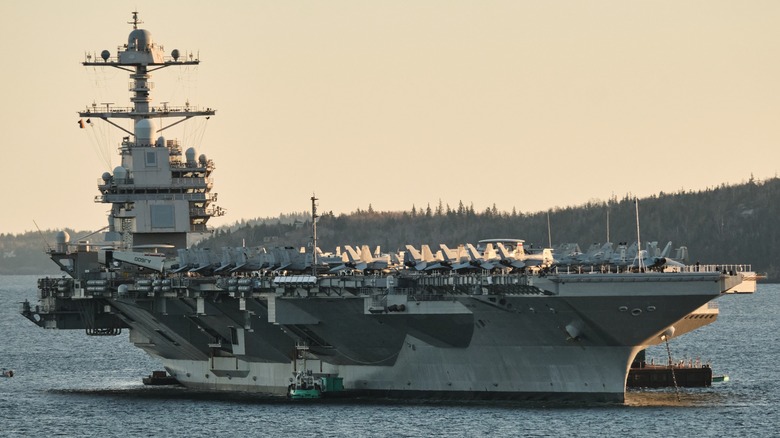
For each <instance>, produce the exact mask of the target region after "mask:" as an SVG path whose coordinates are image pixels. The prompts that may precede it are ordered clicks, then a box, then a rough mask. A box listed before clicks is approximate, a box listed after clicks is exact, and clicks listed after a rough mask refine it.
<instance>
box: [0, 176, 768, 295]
mask: <svg viewBox="0 0 780 438" xmlns="http://www.w3.org/2000/svg"><path fill="white" fill-rule="evenodd" d="M518 193H519V194H518V196H519V197H520V198H521V199H519V200H518V204H522V196H523V195H522V192H518ZM327 205H328V202H327V199H322V200H321V201H320V210H321V211H327ZM548 214H549V223H550V228H549V230H550V235H551V238H552V242H553V244H556V243H562V242H576V243H579V244H580V246H581V247H582V249H583V250H585V249H586V248H587V247H588V246H589V245H590V244H591V243H594V242H605V241H606V240H607V228H608V227H607V223H609V239H610V241H612V242H614V243H617V242H624V241H625V242H629V243H630V242H633V241H635V240H636V214H635V204H634V200H633V198H632V197H631V196H625V197H623V198H622V199H617V198H615V199H611V200H609V201H591V202H588V203H587V204H584V205H581V206H576V207H564V208H555V209H553V210H550V211H549V212H546V211H544V212H535V213H526V212H520V211H512V212H504V211H499V210H498V209H496V208H495V207H493V208H489V209H486V210H485V211H475V210H474V208H473V207H472V206H471V205H465V204H464V203H459V205H456V206H450V205H447V204H441V203H435V204H433V205H426V206H422V207H420V206H413V207H411V209H410V210H408V211H404V212H380V211H374V209H373V208H372V207H370V206H369V208H368V210H358V211H355V212H353V213H350V214H339V215H334V214H333V213H330V212H326V213H323V214H322V217H321V218H320V220H319V222H318V238H319V241H318V246H319V247H320V248H322V249H323V250H324V251H333V250H334V249H335V247H336V246H342V245H346V244H350V245H364V244H365V245H369V246H371V247H372V248H374V247H375V246H377V245H379V246H381V247H382V249H383V250H385V251H395V250H399V249H403V248H404V245H406V244H413V245H414V246H417V247H419V245H420V244H429V245H432V247H438V244H439V243H445V244H447V245H449V246H451V247H453V246H456V245H457V244H459V243H464V242H471V243H476V242H477V241H478V240H480V239H485V238H521V239H525V241H526V245H527V246H528V245H530V244H533V245H534V246H536V247H539V246H547V243H548V226H547V223H548ZM778 217H780V179H778V178H772V179H769V180H766V181H753V180H751V181H748V182H747V183H744V184H740V185H733V186H726V185H723V186H721V187H717V188H711V189H707V190H703V191H696V192H694V191H682V190H681V191H679V192H677V193H660V194H658V195H656V196H652V197H650V198H644V199H640V200H639V219H640V231H641V238H642V241H643V242H647V241H658V242H659V246H663V245H665V244H666V242H667V241H670V240H671V241H672V243H673V245H674V247H678V246H681V245H685V246H687V247H688V249H689V253H690V261H691V262H695V261H701V262H702V263H717V264H723V263H748V264H752V265H753V268H754V270H756V271H758V272H762V273H763V272H766V273H767V274H768V275H769V280H770V281H780V233H779V232H778V230H777V222H778V220H777V218H778ZM68 232H69V233H70V235H71V236H72V238H73V240H75V239H76V238H78V237H79V236H83V235H87V234H89V233H88V232H75V231H72V230H68ZM44 240H46V241H48V243H49V244H53V242H54V231H45V232H43V236H42V235H41V234H39V233H38V232H34V233H32V232H31V233H25V234H22V235H9V234H0V257H2V258H0V274H15V273H42V272H56V269H54V267H53V263H51V262H50V261H48V259H47V258H46V255H45V254H44V252H43V250H44V249H45V246H46V244H45V243H44ZM92 240H96V239H95V238H94V237H93V238H92ZM310 241H311V223H310V218H309V214H307V213H306V212H301V213H290V214H285V215H281V216H280V217H279V218H265V219H253V220H249V221H246V220H242V221H241V222H240V223H237V224H235V225H233V226H230V227H222V228H219V229H217V230H215V232H214V234H213V236H212V237H210V238H208V239H205V240H204V241H202V242H201V243H200V244H199V245H200V246H208V247H214V248H221V247H226V246H241V245H246V246H266V247H270V246H285V245H293V246H305V245H308V244H309V243H310Z"/></svg>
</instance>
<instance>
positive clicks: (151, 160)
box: [146, 151, 157, 167]
mask: <svg viewBox="0 0 780 438" xmlns="http://www.w3.org/2000/svg"><path fill="white" fill-rule="evenodd" d="M146 167H157V152H155V151H148V152H146Z"/></svg>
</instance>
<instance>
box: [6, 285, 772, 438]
mask: <svg viewBox="0 0 780 438" xmlns="http://www.w3.org/2000/svg"><path fill="white" fill-rule="evenodd" d="M35 281H36V277H35V276H0V300H1V301H0V302H2V306H0V367H5V368H12V369H14V370H15V371H16V376H15V377H13V378H11V379H2V378H0V436H39V437H40V436H90V437H108V436H123V437H124V436H193V437H194V436H227V435H229V436H288V435H292V434H294V436H295V437H319V436H345V435H349V436H352V437H355V436H409V437H412V436H414V437H418V436H442V437H444V436H446V437H454V436H486V435H490V436H539V437H541V436H556V437H558V436H577V437H583V436H603V437H612V436H655V437H672V436H674V437H679V436H719V437H720V436H778V435H780V375H779V374H778V370H777V364H778V362H780V360H778V355H779V354H780V323H778V321H780V285H763V284H762V285H759V288H758V292H757V293H756V294H754V295H738V296H725V297H722V298H721V299H719V300H718V303H719V305H720V317H719V318H718V321H716V322H715V323H714V324H712V325H710V326H707V327H704V328H703V329H700V330H698V331H696V332H693V333H689V334H687V335H685V336H682V337H680V338H679V339H675V340H674V341H673V342H672V343H671V349H672V355H673V356H674V357H675V359H683V358H686V359H688V358H692V359H696V358H701V360H702V361H704V362H710V363H712V366H713V368H714V372H715V374H716V375H719V374H726V375H728V376H729V377H730V381H729V382H726V383H715V384H714V385H713V386H712V387H711V388H705V389H682V390H681V391H682V393H681V394H680V400H679V401H678V399H677V396H676V395H675V393H674V390H654V391H631V392H629V393H628V395H627V401H626V403H625V404H622V405H618V404H605V405H602V404H594V405H556V404H549V403H507V402H495V403H432V402H424V403H423V402H413V403H403V402H395V401H381V402H378V401H350V402H344V401H339V402H330V401H328V402H308V403H299V402H288V401H283V400H269V399H264V398H260V397H257V396H252V395H235V394H220V393H207V392H195V391H190V390H187V389H183V388H162V389H160V388H147V387H144V386H143V385H142V384H141V378H142V377H143V376H145V375H147V374H149V373H150V372H151V371H152V370H156V369H161V366H160V364H159V363H158V362H157V361H155V360H154V359H152V358H150V357H148V356H147V355H146V354H145V353H143V352H142V351H141V350H139V349H136V348H135V347H133V346H132V345H131V344H130V343H129V342H128V340H127V334H126V333H123V335H121V336H116V337H104V338H101V337H89V336H86V335H85V334H84V332H83V331H78V330H77V331H57V330H43V329H40V328H38V327H36V326H35V325H34V324H32V323H31V322H29V321H27V320H26V319H24V318H23V317H22V316H21V315H19V313H18V312H19V302H21V301H23V300H25V299H29V300H30V301H32V302H35V301H37V300H36V286H35V284H36V282H35ZM665 357H666V350H665V348H662V347H654V349H652V350H650V351H649V352H648V360H649V359H650V358H655V360H656V362H658V361H664V360H665Z"/></svg>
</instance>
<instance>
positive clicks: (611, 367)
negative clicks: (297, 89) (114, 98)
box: [22, 13, 743, 402]
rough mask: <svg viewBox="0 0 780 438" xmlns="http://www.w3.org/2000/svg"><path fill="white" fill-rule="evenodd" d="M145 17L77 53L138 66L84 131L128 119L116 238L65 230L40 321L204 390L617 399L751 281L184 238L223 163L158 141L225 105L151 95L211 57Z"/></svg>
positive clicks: (35, 317)
mask: <svg viewBox="0 0 780 438" xmlns="http://www.w3.org/2000/svg"><path fill="white" fill-rule="evenodd" d="M140 23H141V22H140V21H139V20H138V15H137V13H134V14H133V19H132V21H131V22H130V24H131V25H132V31H131V32H130V34H129V37H128V40H127V43H126V44H123V45H122V46H120V47H119V50H118V51H117V53H116V54H112V53H110V52H109V51H108V50H104V51H102V52H101V53H100V55H99V56H98V55H97V54H95V55H87V57H86V59H85V61H84V62H83V65H85V66H90V67H95V68H117V69H122V70H127V71H129V73H130V75H129V76H130V91H131V102H132V106H131V107H126V108H120V107H113V106H108V105H107V106H106V107H105V108H103V107H98V106H94V105H93V106H91V107H87V108H86V109H85V110H83V111H81V112H80V113H79V114H80V117H81V118H82V121H80V123H81V124H82V126H84V124H88V123H97V122H100V121H101V120H102V121H104V122H107V123H110V124H112V125H114V126H115V127H117V128H118V129H120V130H123V131H125V134H126V135H125V136H124V137H123V139H122V141H121V144H120V147H119V153H120V156H121V165H120V166H117V167H116V168H115V169H114V170H113V172H106V173H104V174H103V175H102V177H101V178H100V179H99V181H98V190H99V195H98V196H97V198H96V202H100V203H105V204H108V205H110V207H111V210H110V213H109V215H108V227H107V230H106V231H105V236H104V238H105V241H104V242H103V243H100V244H99V245H96V244H90V243H89V242H87V241H84V240H78V241H76V242H71V241H70V236H68V235H67V234H66V233H64V232H61V233H60V234H59V235H58V238H57V242H56V245H55V246H54V247H53V248H50V250H49V255H50V257H51V259H52V260H53V261H54V262H55V263H57V264H58V265H59V266H60V268H61V269H62V271H63V274H64V275H62V276H61V277H56V278H41V279H39V280H38V290H39V302H38V303H37V304H35V303H29V302H27V303H24V304H23V308H22V314H23V315H24V316H25V317H27V318H28V319H29V320H31V321H33V322H34V323H35V324H37V325H39V326H41V327H43V328H48V329H80V330H85V332H86V334H87V335H92V336H113V335H119V334H121V333H123V332H129V339H130V342H132V343H134V344H135V345H136V346H137V347H139V348H141V349H143V350H144V351H146V352H147V353H148V354H150V355H152V356H153V357H155V358H158V359H159V360H160V361H161V363H162V364H163V366H164V367H165V369H166V371H167V372H168V373H169V374H171V375H172V376H174V377H175V378H176V379H178V381H179V382H181V383H182V384H184V385H185V386H188V387H192V388H200V389H209V390H226V391H251V392H258V393H265V394H271V395H279V396H284V395H289V394H291V391H292V389H293V388H294V387H295V385H297V384H298V383H299V382H300V381H301V379H302V376H303V377H308V379H309V380H308V381H309V382H314V381H316V382H318V383H316V385H317V389H318V390H321V392H322V393H323V395H326V396H327V395H339V396H380V397H400V398H406V397H430V398H438V399H452V398H474V399H487V398H493V399H494V398H499V399H529V398H530V399H534V398H543V399H585V400H600V401H618V402H620V401H622V400H623V399H624V392H625V387H626V377H627V374H628V370H629V367H630V365H631V362H632V360H633V359H634V357H635V355H636V354H637V352H639V351H641V350H642V349H644V348H646V347H647V346H649V345H653V344H657V343H660V342H663V341H664V340H668V339H669V338H673V337H676V336H679V335H681V334H683V333H685V332H687V331H690V330H693V329H696V328H698V327H700V326H702V325H704V324H707V323H709V322H712V321H714V317H715V316H717V308H715V307H714V306H711V305H710V304H708V303H710V301H712V300H714V299H715V298H718V297H720V296H722V295H724V294H727V293H730V291H733V290H734V288H735V287H737V286H739V285H740V283H741V282H742V279H743V273H742V271H743V269H742V268H741V267H725V266H718V267H717V268H716V267H715V266H709V267H708V266H704V265H699V266H696V267H695V268H694V267H689V266H679V267H677V268H676V269H675V271H676V272H664V271H663V270H661V269H648V268H649V267H647V266H642V265H641V257H639V260H640V264H639V266H638V267H636V269H632V267H631V266H628V265H626V266H625V269H619V270H618V269H604V266H605V265H604V264H602V266H601V268H600V269H590V270H588V269H586V270H584V271H583V270H582V266H580V267H579V268H578V269H577V270H571V269H568V268H567V267H565V266H562V265H556V263H555V261H554V260H553V259H550V258H549V257H546V256H544V255H543V256H541V257H535V256H534V255H528V254H526V252H525V251H524V250H523V248H522V242H521V241H514V242H513V243H514V246H507V245H509V244H510V243H511V242H509V240H508V239H506V242H500V241H495V242H489V243H488V244H487V245H486V246H485V247H481V248H475V247H473V246H471V245H464V246H463V247H461V248H460V249H459V250H453V253H454V254H455V256H454V257H455V259H454V260H452V259H451V258H450V257H448V256H446V254H445V256H444V257H442V256H441V255H438V254H437V256H435V257H433V258H432V257H431V254H430V251H429V249H427V247H426V248H422V250H423V254H419V253H418V251H417V250H416V248H413V247H408V248H407V251H405V255H404V258H403V259H402V260H401V259H398V260H396V258H395V257H382V256H377V255H372V254H370V251H369V250H367V249H365V248H364V249H362V250H358V249H352V248H351V247H350V248H348V250H347V251H345V252H344V253H343V254H337V255H330V256H329V255H326V254H321V253H319V252H318V251H317V250H314V251H304V252H301V251H300V250H295V249H290V248H277V249H270V250H250V249H247V248H234V249H232V250H224V252H223V255H222V256H216V255H215V254H217V252H216V251H214V252H211V251H209V250H203V249H199V250H194V249H188V246H189V245H190V244H191V243H192V242H191V241H192V239H193V238H194V237H196V236H199V235H201V234H202V233H204V232H208V229H207V226H206V224H207V222H208V220H209V219H210V218H212V217H214V216H218V215H221V214H222V213H223V212H224V211H223V210H222V209H220V208H219V207H217V206H216V205H215V201H216V194H214V193H212V192H211V189H212V184H213V181H212V178H211V174H212V171H213V170H214V163H213V162H212V160H210V159H208V158H207V157H206V156H204V155H200V156H197V153H196V152H195V150H194V149H193V148H188V149H187V150H185V151H184V153H182V148H183V146H182V145H180V144H179V143H178V141H176V140H173V139H166V138H165V137H164V136H163V134H165V130H166V129H167V128H169V127H171V126H173V125H176V124H178V123H179V122H182V121H185V120H188V119H190V118H193V117H210V116H213V115H214V114H215V111H214V110H213V109H211V108H206V109H198V108H197V107H193V106H190V105H189V104H187V105H184V106H181V107H173V106H168V105H167V104H165V105H163V106H153V105H152V103H151V102H152V99H151V97H150V91H151V89H152V87H151V83H150V82H149V79H150V73H151V72H152V71H155V70H159V69H163V68H169V67H182V66H189V65H197V64H198V62H199V60H198V59H197V57H195V56H193V55H192V54H190V53H180V52H179V51H178V50H173V51H172V52H171V53H170V54H165V53H164V52H163V49H162V47H161V46H159V45H158V44H156V43H155V42H154V41H153V40H152V36H151V33H150V32H148V31H147V30H143V29H140V28H138V25H139V24H140ZM117 119H125V120H124V122H125V123H127V124H129V125H131V127H130V128H128V129H125V128H124V127H122V125H121V123H120V122H121V121H120V120H117ZM164 123H167V125H165V126H163V125H164ZM315 201H316V198H314V197H312V213H313V219H316V206H317V205H316V203H315ZM313 223H314V224H316V220H313ZM315 226H316V225H315ZM314 235H315V238H314V244H313V245H312V246H311V247H312V248H317V245H316V228H315V230H314ZM503 243H507V245H504V244H503ZM493 245H495V247H497V248H498V251H496V250H495V248H494V247H493ZM443 249H444V248H443ZM616 271H619V272H616ZM335 381H338V384H331V383H332V382H335ZM320 382H321V383H322V386H320Z"/></svg>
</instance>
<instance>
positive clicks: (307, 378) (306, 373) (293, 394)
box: [287, 343, 344, 400]
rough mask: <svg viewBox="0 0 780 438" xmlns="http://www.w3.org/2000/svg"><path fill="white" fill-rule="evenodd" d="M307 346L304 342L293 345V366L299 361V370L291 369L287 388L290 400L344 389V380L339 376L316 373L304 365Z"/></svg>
mask: <svg viewBox="0 0 780 438" xmlns="http://www.w3.org/2000/svg"><path fill="white" fill-rule="evenodd" d="M308 351H309V346H308V345H306V344H305V343H298V344H296V345H295V362H294V363H295V366H296V368H297V367H298V364H299V363H300V365H301V367H300V370H297V369H296V370H293V377H291V378H290V386H289V387H288V388H287V397H288V398H290V399H292V400H300V399H318V398H322V397H323V396H324V395H325V394H328V395H331V394H333V393H337V392H341V391H343V390H344V381H343V379H342V378H341V377H337V376H333V375H328V374H318V375H315V374H314V372H313V371H312V370H310V369H308V368H307V367H306V359H307V355H308Z"/></svg>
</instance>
